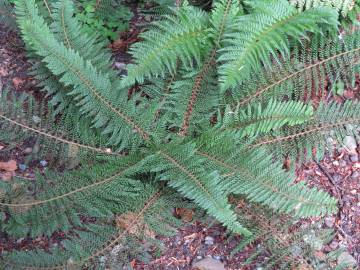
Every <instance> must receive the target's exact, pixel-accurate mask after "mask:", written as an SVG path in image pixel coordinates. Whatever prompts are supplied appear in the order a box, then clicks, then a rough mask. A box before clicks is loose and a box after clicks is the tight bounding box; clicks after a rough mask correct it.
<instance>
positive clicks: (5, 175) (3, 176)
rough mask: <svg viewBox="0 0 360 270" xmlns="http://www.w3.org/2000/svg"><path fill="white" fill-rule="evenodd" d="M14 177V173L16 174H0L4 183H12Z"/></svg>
mask: <svg viewBox="0 0 360 270" xmlns="http://www.w3.org/2000/svg"><path fill="white" fill-rule="evenodd" d="M13 176H15V173H14V172H3V173H0V178H1V180H3V181H10V180H11V178H13Z"/></svg>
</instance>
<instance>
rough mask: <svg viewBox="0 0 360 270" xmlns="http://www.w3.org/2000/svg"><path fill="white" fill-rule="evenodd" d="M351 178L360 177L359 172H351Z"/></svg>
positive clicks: (356, 178) (357, 178)
mask: <svg viewBox="0 0 360 270" xmlns="http://www.w3.org/2000/svg"><path fill="white" fill-rule="evenodd" d="M351 179H354V180H359V179H360V172H359V171H355V172H353V173H352V174H351Z"/></svg>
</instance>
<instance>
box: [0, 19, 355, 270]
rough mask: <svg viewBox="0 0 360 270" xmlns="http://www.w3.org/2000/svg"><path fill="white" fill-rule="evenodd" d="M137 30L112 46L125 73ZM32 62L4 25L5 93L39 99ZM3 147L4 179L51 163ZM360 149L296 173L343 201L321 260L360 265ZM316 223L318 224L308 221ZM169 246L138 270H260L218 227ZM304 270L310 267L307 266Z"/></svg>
mask: <svg viewBox="0 0 360 270" xmlns="http://www.w3.org/2000/svg"><path fill="white" fill-rule="evenodd" d="M137 34H138V29H137V28H136V27H134V28H132V29H131V30H130V31H129V32H127V33H125V34H123V35H121V37H120V39H119V40H117V41H115V42H114V43H113V44H112V46H111V48H112V49H113V51H114V68H118V69H122V68H123V66H124V63H126V62H128V61H129V57H128V55H127V54H126V50H127V49H128V45H129V43H133V42H135V41H137ZM29 67H30V63H28V61H27V59H26V56H25V53H24V50H23V47H22V42H21V41H20V39H19V37H18V36H17V35H16V34H15V33H13V32H11V31H9V30H8V29H7V28H5V27H3V26H1V25H0V89H1V87H2V86H6V85H11V86H12V87H13V88H14V91H19V92H22V91H26V92H28V93H31V94H34V95H36V96H38V97H39V98H43V97H44V95H43V94H41V93H39V90H38V89H37V88H36V86H35V85H36V82H35V81H34V80H33V78H32V77H31V76H30V75H29V74H28V69H29ZM354 98H360V80H359V81H357V82H356V87H355V88H353V89H346V90H345V92H344V96H343V97H336V99H337V101H338V102H343V101H344V100H346V99H354ZM3 147H4V145H2V144H1V141H0V161H9V160H14V161H16V164H17V169H16V170H14V171H12V172H10V173H9V172H5V171H1V170H0V178H1V179H3V180H4V179H7V178H9V177H12V176H14V175H17V176H20V177H23V178H25V179H29V180H31V179H34V177H35V176H34V172H35V170H37V169H40V170H42V169H44V167H46V162H44V161H41V162H39V163H37V164H30V165H25V163H26V162H25V158H26V152H27V149H24V148H21V147H17V148H15V151H14V152H13V155H12V156H2V155H1V149H2V148H3ZM359 159H360V147H359V146H358V143H356V141H354V138H352V139H351V138H350V139H349V140H348V141H347V142H340V143H338V145H337V150H334V151H333V153H329V154H327V157H326V158H325V159H324V160H322V161H321V162H319V163H315V162H309V163H307V164H305V165H303V166H302V167H301V168H299V169H298V170H297V175H298V181H305V182H307V183H308V184H309V185H310V186H317V187H318V188H320V189H322V190H325V191H328V192H329V193H330V194H331V195H333V196H335V197H336V198H337V199H338V200H339V212H338V214H337V215H334V216H331V217H327V218H326V219H325V222H324V224H323V225H322V226H323V227H327V228H332V229H334V230H335V237H334V239H333V240H332V241H331V242H330V243H329V244H327V245H324V246H323V247H322V248H321V250H319V251H318V254H317V256H319V257H321V256H323V255H324V254H327V253H329V252H331V251H332V250H334V249H336V248H338V247H339V246H340V247H344V248H345V249H346V250H347V252H346V253H347V255H349V256H350V257H351V258H353V259H355V260H356V261H357V262H358V265H359V267H360V161H359ZM304 222H310V223H311V222H315V220H304ZM65 238H66V235H65V234H64V233H62V232H58V233H55V234H54V235H52V236H51V237H38V238H36V239H31V238H22V239H11V238H9V237H8V236H7V235H6V234H2V233H0V254H1V253H2V252H3V251H11V250H14V249H19V250H29V249H34V248H44V249H48V248H49V246H51V245H56V244H59V243H60V241H61V240H63V239H65ZM161 239H162V240H163V242H164V245H165V248H164V251H163V252H162V254H161V255H158V256H157V257H156V258H153V259H151V260H150V262H148V263H147V264H143V263H139V262H135V261H134V262H133V266H134V268H135V269H169V270H171V269H183V270H187V269H194V268H193V267H192V265H194V262H196V261H200V260H203V259H204V258H211V259H212V260H214V261H218V262H219V264H218V268H214V269H224V268H222V267H223V266H225V267H226V269H228V270H235V269H236V270H240V269H244V270H245V269H259V270H260V269H261V268H258V265H257V263H256V261H255V262H254V264H253V265H251V266H250V267H247V268H243V267H241V265H242V263H243V262H244V261H245V260H246V258H248V257H249V254H251V253H252V252H253V251H254V249H255V248H256V246H255V245H252V246H248V247H247V248H245V250H244V251H242V252H240V253H237V254H236V255H235V256H233V257H231V256H230V253H231V250H232V248H233V247H234V246H235V245H236V239H232V240H229V239H227V236H226V233H225V229H224V228H223V227H222V226H220V225H218V224H214V225H213V226H211V227H209V226H208V225H205V224H201V223H199V222H189V223H188V225H187V226H185V227H184V228H181V229H179V230H178V233H177V234H176V235H175V236H173V237H166V238H164V237H161ZM304 269H305V268H304Z"/></svg>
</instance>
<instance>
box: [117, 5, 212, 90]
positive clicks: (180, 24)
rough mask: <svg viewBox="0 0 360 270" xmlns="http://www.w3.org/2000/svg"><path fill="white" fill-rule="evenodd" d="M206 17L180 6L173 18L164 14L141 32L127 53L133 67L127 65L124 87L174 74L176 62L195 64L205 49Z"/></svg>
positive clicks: (188, 65)
mask: <svg viewBox="0 0 360 270" xmlns="http://www.w3.org/2000/svg"><path fill="white" fill-rule="evenodd" d="M207 20H208V19H207V15H206V14H205V13H204V12H203V11H201V10H199V9H197V8H195V7H192V6H185V7H181V8H180V9H179V10H176V11H175V15H165V16H164V18H163V20H161V21H159V22H155V23H154V24H153V27H152V29H151V30H149V31H147V32H145V33H143V34H142V35H141V38H142V39H143V40H144V42H141V43H136V44H135V45H134V46H133V47H132V49H131V53H132V56H133V58H134V62H135V64H130V65H128V75H127V76H126V77H125V78H124V80H123V82H122V83H123V85H124V86H130V85H132V84H134V83H135V82H139V83H143V82H144V80H145V79H146V78H151V77H158V76H162V77H164V76H165V71H166V72H169V73H171V74H173V73H174V71H175V69H176V65H177V61H178V59H179V60H180V61H181V62H182V64H183V65H185V66H187V67H192V66H193V60H194V59H195V61H196V62H197V63H199V62H200V61H201V59H202V57H203V50H202V48H205V47H206V42H205V41H206V39H205V37H206V31H205V29H206V26H207Z"/></svg>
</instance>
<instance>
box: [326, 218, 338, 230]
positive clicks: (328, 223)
mask: <svg viewBox="0 0 360 270" xmlns="http://www.w3.org/2000/svg"><path fill="white" fill-rule="evenodd" d="M324 222H325V225H326V227H328V228H332V227H334V224H335V218H334V217H326V218H325V220H324Z"/></svg>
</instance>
